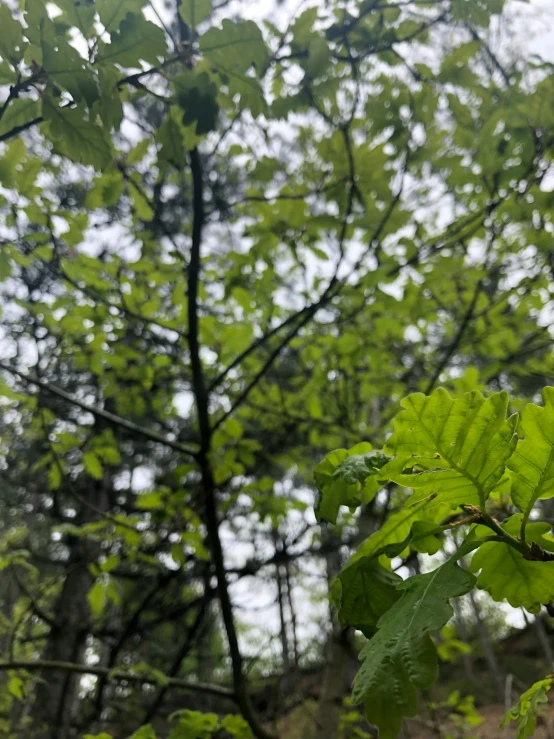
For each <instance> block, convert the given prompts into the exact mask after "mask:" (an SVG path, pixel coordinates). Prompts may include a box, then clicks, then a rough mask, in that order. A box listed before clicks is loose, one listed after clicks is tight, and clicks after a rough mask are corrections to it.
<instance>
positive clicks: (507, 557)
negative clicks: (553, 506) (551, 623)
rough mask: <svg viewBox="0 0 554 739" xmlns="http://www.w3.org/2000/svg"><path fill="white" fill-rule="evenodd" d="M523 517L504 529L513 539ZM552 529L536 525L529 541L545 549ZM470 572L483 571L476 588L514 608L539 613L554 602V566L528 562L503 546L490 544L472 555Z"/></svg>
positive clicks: (530, 532) (548, 545)
mask: <svg viewBox="0 0 554 739" xmlns="http://www.w3.org/2000/svg"><path fill="white" fill-rule="evenodd" d="M521 519H522V516H521V515H517V516H512V517H511V518H510V519H508V521H506V523H505V524H503V525H502V527H503V528H504V529H505V530H506V531H507V532H508V533H509V534H511V535H512V536H517V535H518V534H519V529H520V526H521ZM549 530H550V525H549V524H545V523H533V524H530V525H529V526H528V528H527V537H528V541H535V542H536V543H537V544H539V546H541V547H542V548H543V549H545V548H548V549H550V548H551V546H552V542H551V541H550V540H549V539H548V538H545V536H544V535H545V534H546V533H547V532H548V531H549ZM470 569H471V571H472V572H479V570H480V571H481V572H480V574H479V577H478V580H477V586H478V587H479V588H482V589H483V590H486V591H487V592H488V593H490V595H491V596H492V598H493V600H495V601H502V600H507V601H508V603H509V604H510V605H511V606H513V608H519V607H521V606H523V607H524V608H526V609H527V610H528V611H530V612H531V613H538V612H539V611H540V608H541V604H543V603H549V602H550V601H551V600H554V562H536V561H533V560H528V559H525V557H524V556H523V554H520V552H518V551H517V550H516V549H514V548H512V547H510V546H508V545H507V544H503V543H501V542H487V543H485V544H483V545H482V546H481V548H480V549H479V551H478V552H476V553H475V554H474V555H473V559H472V561H471V566H470Z"/></svg>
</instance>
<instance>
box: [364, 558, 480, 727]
mask: <svg viewBox="0 0 554 739" xmlns="http://www.w3.org/2000/svg"><path fill="white" fill-rule="evenodd" d="M463 553H464V550H463V548H462V549H461V550H460V551H458V552H457V553H456V554H455V555H454V556H453V557H452V558H451V559H449V560H448V561H447V562H446V563H445V564H444V565H442V566H441V567H439V568H438V569H436V570H434V571H433V572H429V573H427V574H425V575H416V576H415V577H411V578H409V579H408V580H406V581H404V582H402V583H401V584H400V585H398V590H399V591H404V592H403V595H402V597H401V598H400V600H398V601H397V602H396V603H395V604H394V605H393V606H392V608H391V609H390V610H389V611H387V612H386V613H385V614H384V615H383V616H382V617H381V619H380V620H379V622H378V624H377V628H378V630H377V633H376V634H375V636H374V637H373V638H372V639H370V640H369V641H368V642H367V644H366V645H365V646H364V648H363V649H362V651H361V653H360V659H361V660H363V664H362V666H361V668H360V670H359V672H358V674H357V675H356V678H355V680H354V684H353V695H352V698H353V701H354V703H362V702H363V703H364V706H365V713H366V716H367V719H368V721H369V722H370V723H372V724H375V725H376V726H378V727H379V736H380V737H381V739H394V737H395V736H396V735H397V734H398V732H399V730H400V726H401V723H402V718H403V717H404V716H415V715H416V713H417V709H418V700H417V690H418V689H423V688H426V687H428V686H429V685H431V683H432V682H433V681H434V680H435V679H436V676H437V653H436V649H435V646H434V644H433V641H432V639H431V636H430V632H432V631H438V630H439V629H441V628H442V627H443V626H444V624H445V623H446V622H447V621H448V620H449V619H450V618H451V617H452V615H453V611H452V607H451V605H450V603H449V600H450V598H454V597H459V596H461V595H464V594H465V593H468V592H469V591H470V590H471V589H472V587H473V586H474V583H475V577H473V576H472V575H471V574H470V573H469V572H467V571H466V570H463V569H462V568H461V567H459V566H458V565H457V564H456V560H457V559H459V558H460V557H461V556H463Z"/></svg>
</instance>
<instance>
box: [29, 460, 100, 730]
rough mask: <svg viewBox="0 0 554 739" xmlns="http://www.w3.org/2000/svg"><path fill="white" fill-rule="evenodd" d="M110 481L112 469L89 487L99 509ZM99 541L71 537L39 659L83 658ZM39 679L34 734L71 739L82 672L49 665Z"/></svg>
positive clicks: (92, 516) (91, 516) (86, 516)
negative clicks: (45, 639)
mask: <svg viewBox="0 0 554 739" xmlns="http://www.w3.org/2000/svg"><path fill="white" fill-rule="evenodd" d="M110 483H111V480H110V477H109V474H108V473H106V474H105V475H104V479H103V480H100V481H97V482H95V483H94V484H92V485H91V486H90V488H89V490H88V491H87V501H88V502H89V503H90V505H91V506H92V507H94V508H95V509H96V510H98V509H100V510H107V507H108V495H107V491H108V489H109V485H110ZM92 507H91V508H89V507H87V506H86V505H83V507H82V510H81V515H80V517H79V520H78V524H80V525H83V524H85V523H89V522H91V521H94V520H98V514H96V513H94V511H93V509H92ZM98 551H99V544H98V543H97V542H91V541H89V540H87V539H86V538H82V539H81V538H73V539H72V540H71V542H70V555H69V559H68V563H67V570H66V572H67V574H66V577H65V581H64V583H63V586H62V589H61V592H60V595H59V596H58V598H57V601H56V603H55V606H54V619H53V625H52V628H51V629H50V633H49V635H48V638H47V641H46V645H45V647H44V650H43V652H42V654H41V659H44V660H55V661H60V662H82V661H83V658H84V652H85V648H86V641H87V635H88V633H89V628H90V609H89V604H88V599H87V595H88V592H89V590H90V588H91V587H92V584H93V582H94V579H93V577H92V575H91V573H90V571H89V565H90V564H91V563H92V562H95V561H96V559H97V557H98ZM40 677H41V678H42V679H41V680H39V681H37V685H36V691H35V696H34V702H33V705H32V706H31V709H30V712H29V715H30V719H31V726H32V727H33V732H34V733H32V734H30V733H27V734H26V737H30V736H32V737H33V739H35V738H36V739H68V738H69V737H70V736H71V734H70V724H71V719H72V718H73V715H74V704H75V700H76V699H77V694H78V688H79V684H80V677H79V676H78V675H76V674H72V673H69V672H64V671H59V672H58V671H56V670H50V671H48V672H47V673H45V674H41V675H40Z"/></svg>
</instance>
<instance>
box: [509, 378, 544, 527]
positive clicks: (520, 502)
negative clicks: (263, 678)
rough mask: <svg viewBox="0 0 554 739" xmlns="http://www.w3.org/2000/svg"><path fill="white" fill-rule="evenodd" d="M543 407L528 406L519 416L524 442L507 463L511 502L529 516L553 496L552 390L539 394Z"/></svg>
mask: <svg viewBox="0 0 554 739" xmlns="http://www.w3.org/2000/svg"><path fill="white" fill-rule="evenodd" d="M542 397H543V400H544V407H543V408H541V407H540V406H538V405H534V404H533V403H529V404H528V405H526V406H525V408H524V409H523V412H522V414H521V422H520V423H521V430H522V432H523V437H524V438H523V439H519V441H518V443H517V446H516V449H515V451H514V453H513V455H512V457H511V458H510V460H509V461H508V465H507V466H508V468H509V469H510V470H511V475H510V477H511V478H512V500H513V501H514V503H515V504H516V506H517V507H518V508H519V509H520V510H521V511H523V513H524V514H526V515H528V514H529V512H530V510H531V509H532V508H533V506H534V505H535V503H536V502H537V500H539V498H551V497H552V496H553V495H554V387H545V388H544V390H543V393H542Z"/></svg>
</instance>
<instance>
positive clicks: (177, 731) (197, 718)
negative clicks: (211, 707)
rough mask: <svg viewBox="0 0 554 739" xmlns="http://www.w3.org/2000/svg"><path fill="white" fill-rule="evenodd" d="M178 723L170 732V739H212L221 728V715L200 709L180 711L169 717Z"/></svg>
mask: <svg viewBox="0 0 554 739" xmlns="http://www.w3.org/2000/svg"><path fill="white" fill-rule="evenodd" d="M176 719H178V724H177V726H175V727H174V728H173V729H171V731H170V732H169V739H212V736H213V734H214V733H215V732H216V731H217V730H218V729H219V725H220V724H219V716H217V714H215V713H201V712H200V711H189V710H184V711H178V712H177V713H174V714H172V715H171V716H170V717H169V720H170V721H174V720H176Z"/></svg>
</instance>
